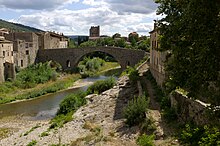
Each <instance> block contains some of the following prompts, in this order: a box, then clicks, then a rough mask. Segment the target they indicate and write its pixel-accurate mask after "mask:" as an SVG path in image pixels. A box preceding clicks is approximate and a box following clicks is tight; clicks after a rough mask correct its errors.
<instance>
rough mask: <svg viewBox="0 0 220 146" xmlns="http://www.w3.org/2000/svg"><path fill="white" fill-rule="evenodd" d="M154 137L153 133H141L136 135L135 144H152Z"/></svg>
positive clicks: (143, 145) (152, 145) (142, 145)
mask: <svg viewBox="0 0 220 146" xmlns="http://www.w3.org/2000/svg"><path fill="white" fill-rule="evenodd" d="M154 138H155V136H154V135H149V136H148V135H146V134H143V135H141V136H139V137H138V139H137V144H138V145H139V146H154V143H153V140H154Z"/></svg>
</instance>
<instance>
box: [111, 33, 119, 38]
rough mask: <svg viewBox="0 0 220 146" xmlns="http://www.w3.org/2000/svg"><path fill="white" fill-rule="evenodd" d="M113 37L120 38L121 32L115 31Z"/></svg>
mask: <svg viewBox="0 0 220 146" xmlns="http://www.w3.org/2000/svg"><path fill="white" fill-rule="evenodd" d="M112 38H113V39H115V38H121V34H120V33H116V34H114V35H113V36H112Z"/></svg>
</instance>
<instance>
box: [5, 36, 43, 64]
mask: <svg viewBox="0 0 220 146" xmlns="http://www.w3.org/2000/svg"><path fill="white" fill-rule="evenodd" d="M5 37H6V38H7V39H8V40H10V41H13V47H14V49H13V50H14V60H15V66H16V67H18V68H26V67H28V65H31V64H34V63H35V59H36V56H37V51H38V49H39V46H38V36H37V35H36V34H35V33H32V32H13V33H9V34H8V35H6V36H5Z"/></svg>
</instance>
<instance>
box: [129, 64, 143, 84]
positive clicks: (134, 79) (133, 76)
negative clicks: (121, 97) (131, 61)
mask: <svg viewBox="0 0 220 146" xmlns="http://www.w3.org/2000/svg"><path fill="white" fill-rule="evenodd" d="M129 68H130V70H129V75H128V77H129V80H130V81H131V84H135V83H137V81H138V80H140V77H139V73H138V70H136V69H135V68H132V67H129Z"/></svg>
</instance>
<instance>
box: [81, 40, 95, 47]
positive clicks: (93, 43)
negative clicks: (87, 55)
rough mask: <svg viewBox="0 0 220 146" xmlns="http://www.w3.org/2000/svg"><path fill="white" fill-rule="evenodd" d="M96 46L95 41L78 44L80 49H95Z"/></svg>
mask: <svg viewBox="0 0 220 146" xmlns="http://www.w3.org/2000/svg"><path fill="white" fill-rule="evenodd" d="M96 46H97V44H96V42H95V41H86V42H83V43H81V44H80V47H96Z"/></svg>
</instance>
